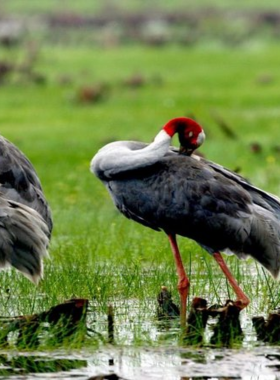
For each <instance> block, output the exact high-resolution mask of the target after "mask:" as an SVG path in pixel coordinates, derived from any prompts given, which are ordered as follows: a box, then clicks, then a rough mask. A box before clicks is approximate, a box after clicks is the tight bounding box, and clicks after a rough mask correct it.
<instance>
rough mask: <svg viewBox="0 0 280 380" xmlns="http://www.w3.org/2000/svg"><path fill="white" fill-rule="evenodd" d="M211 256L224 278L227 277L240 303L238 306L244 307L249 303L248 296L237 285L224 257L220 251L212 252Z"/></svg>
mask: <svg viewBox="0 0 280 380" xmlns="http://www.w3.org/2000/svg"><path fill="white" fill-rule="evenodd" d="M213 257H214V259H215V260H216V261H217V263H218V264H219V266H220V268H221V269H222V271H223V272H224V274H225V276H226V278H227V279H228V281H229V283H230V285H231V287H232V289H233V291H234V293H235V294H236V296H237V301H238V303H239V304H240V307H241V308H242V309H244V308H245V307H246V306H248V305H249V303H250V300H249V298H248V297H247V296H246V294H244V292H243V290H242V289H241V288H240V287H239V285H238V283H237V281H236V279H235V278H234V277H233V275H232V274H231V273H230V270H229V269H228V267H227V265H226V263H225V261H224V259H223V258H222V255H221V254H220V252H216V253H214V254H213Z"/></svg>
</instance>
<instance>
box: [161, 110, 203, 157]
mask: <svg viewBox="0 0 280 380" xmlns="http://www.w3.org/2000/svg"><path fill="white" fill-rule="evenodd" d="M163 130H164V131H165V132H166V133H167V134H168V135H169V136H170V137H173V136H174V134H175V133H178V136H179V141H180V144H181V147H180V151H181V152H182V153H187V154H189V155H190V154H191V153H192V152H193V151H194V150H195V149H197V148H198V147H200V145H201V144H203V142H204V140H205V133H204V131H203V128H202V127H201V126H200V125H199V124H198V123H197V122H196V121H194V120H192V119H189V118H187V117H177V118H175V119H172V120H170V121H169V122H168V123H166V124H165V125H164V127H163Z"/></svg>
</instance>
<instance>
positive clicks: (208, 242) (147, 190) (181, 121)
mask: <svg viewBox="0 0 280 380" xmlns="http://www.w3.org/2000/svg"><path fill="white" fill-rule="evenodd" d="M175 133H178V136H179V141H180V144H181V146H180V150H178V149H176V148H172V147H170V142H171V139H172V137H173V136H174V134H175ZM204 138H205V135H204V132H203V129H202V127H201V126H200V125H199V124H198V123H196V122H195V121H194V120H191V119H189V118H185V117H180V118H175V119H172V120H170V121H169V122H168V123H166V124H165V125H164V127H163V129H162V130H161V132H160V133H159V134H158V135H157V136H156V138H155V140H154V141H153V142H152V143H151V144H148V145H147V144H143V143H138V142H132V141H119V142H115V143H111V144H108V145H106V146H105V147H103V148H101V149H100V150H99V151H98V152H97V154H96V155H95V156H94V158H93V159H92V161H91V171H92V172H93V173H94V174H95V175H96V176H97V177H98V178H99V179H100V180H101V181H102V182H103V183H104V185H105V186H106V188H107V189H108V191H109V193H110V194H111V197H112V199H113V201H114V203H115V205H116V207H117V208H118V209H119V211H120V212H121V213H123V214H124V215H125V216H126V217H127V218H129V219H132V220H134V221H136V222H138V223H141V224H143V225H144V226H147V227H150V228H152V229H154V230H156V231H160V230H162V231H164V232H165V233H166V234H167V235H168V238H169V241H170V245H171V250H172V253H173V256H174V259H175V264H176V269H177V274H178V290H179V293H180V298H181V311H180V314H181V325H182V327H183V328H184V327H185V325H186V300H187V296H188V293H189V286H190V281H189V279H188V277H187V275H186V271H185V269H184V265H183V261H182V258H181V255H180V251H179V248H178V244H177V241H176V235H181V236H185V237H188V238H190V239H193V240H195V241H196V242H197V243H198V244H200V245H201V246H202V247H203V248H204V249H206V250H207V251H208V252H209V253H210V254H211V255H212V256H213V258H214V259H215V260H216V262H217V263H218V265H219V266H220V268H221V269H222V271H223V273H224V274H225V276H226V277H227V279H228V281H229V283H230V285H231V286H232V289H233V291H234V292H235V294H236V296H237V301H236V305H237V306H238V307H239V308H240V309H243V308H244V307H246V306H247V305H248V304H249V303H250V300H249V298H248V297H247V296H246V295H245V294H244V292H243V291H242V289H241V288H240V287H239V285H238V283H237V281H236V280H235V278H234V277H233V275H232V274H231V272H230V270H229V268H228V267H227V265H226V263H225V261H224V260H223V257H222V256H221V253H220V252H225V253H230V254H232V253H234V254H235V255H236V256H238V257H239V258H246V257H247V256H251V257H253V258H254V259H256V260H257V261H258V262H259V263H261V264H262V265H263V266H264V267H265V268H266V269H268V270H269V271H270V273H271V274H272V275H273V276H274V277H277V276H278V275H279V270H280V200H279V199H278V198H277V197H276V196H274V195H271V194H269V193H267V192H265V191H263V190H260V189H258V188H256V187H254V186H253V185H251V184H250V183H249V182H248V181H247V180H245V179H244V178H242V177H241V176H239V175H237V174H236V173H234V172H231V171H230V170H228V169H225V168H223V167H222V166H220V165H218V164H215V163H213V162H210V161H207V160H205V159H203V158H201V157H198V156H196V155H195V154H193V152H194V150H195V149H196V148H197V147H199V146H200V145H201V144H202V143H203V141H204Z"/></svg>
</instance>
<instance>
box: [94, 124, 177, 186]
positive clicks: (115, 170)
mask: <svg viewBox="0 0 280 380" xmlns="http://www.w3.org/2000/svg"><path fill="white" fill-rule="evenodd" d="M170 142H171V137H170V136H169V135H168V133H166V132H165V131H164V130H161V131H160V132H159V133H158V134H157V136H156V137H155V139H154V141H153V142H152V143H151V144H149V145H147V146H145V147H144V148H142V149H136V150H133V149H132V148H131V144H132V142H130V141H116V142H113V143H110V144H107V145H105V146H104V147H103V148H101V149H100V150H99V151H98V152H97V154H96V155H95V156H94V157H93V159H92V161H91V164H90V170H91V172H92V173H94V174H95V175H96V176H97V177H99V178H102V179H105V178H108V179H110V178H112V177H114V175H116V174H119V173H122V172H125V171H128V170H135V169H139V168H142V167H145V166H149V165H153V164H155V163H156V162H157V161H158V160H160V159H161V158H162V157H163V156H164V155H165V154H166V152H167V151H168V148H169V145H170Z"/></svg>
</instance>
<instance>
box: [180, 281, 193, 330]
mask: <svg viewBox="0 0 280 380" xmlns="http://www.w3.org/2000/svg"><path fill="white" fill-rule="evenodd" d="M189 289H190V282H189V280H188V278H187V277H183V278H181V279H180V280H179V282H178V291H179V294H180V299H181V307H180V324H181V328H182V329H186V325H187V298H188V294H189Z"/></svg>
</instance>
